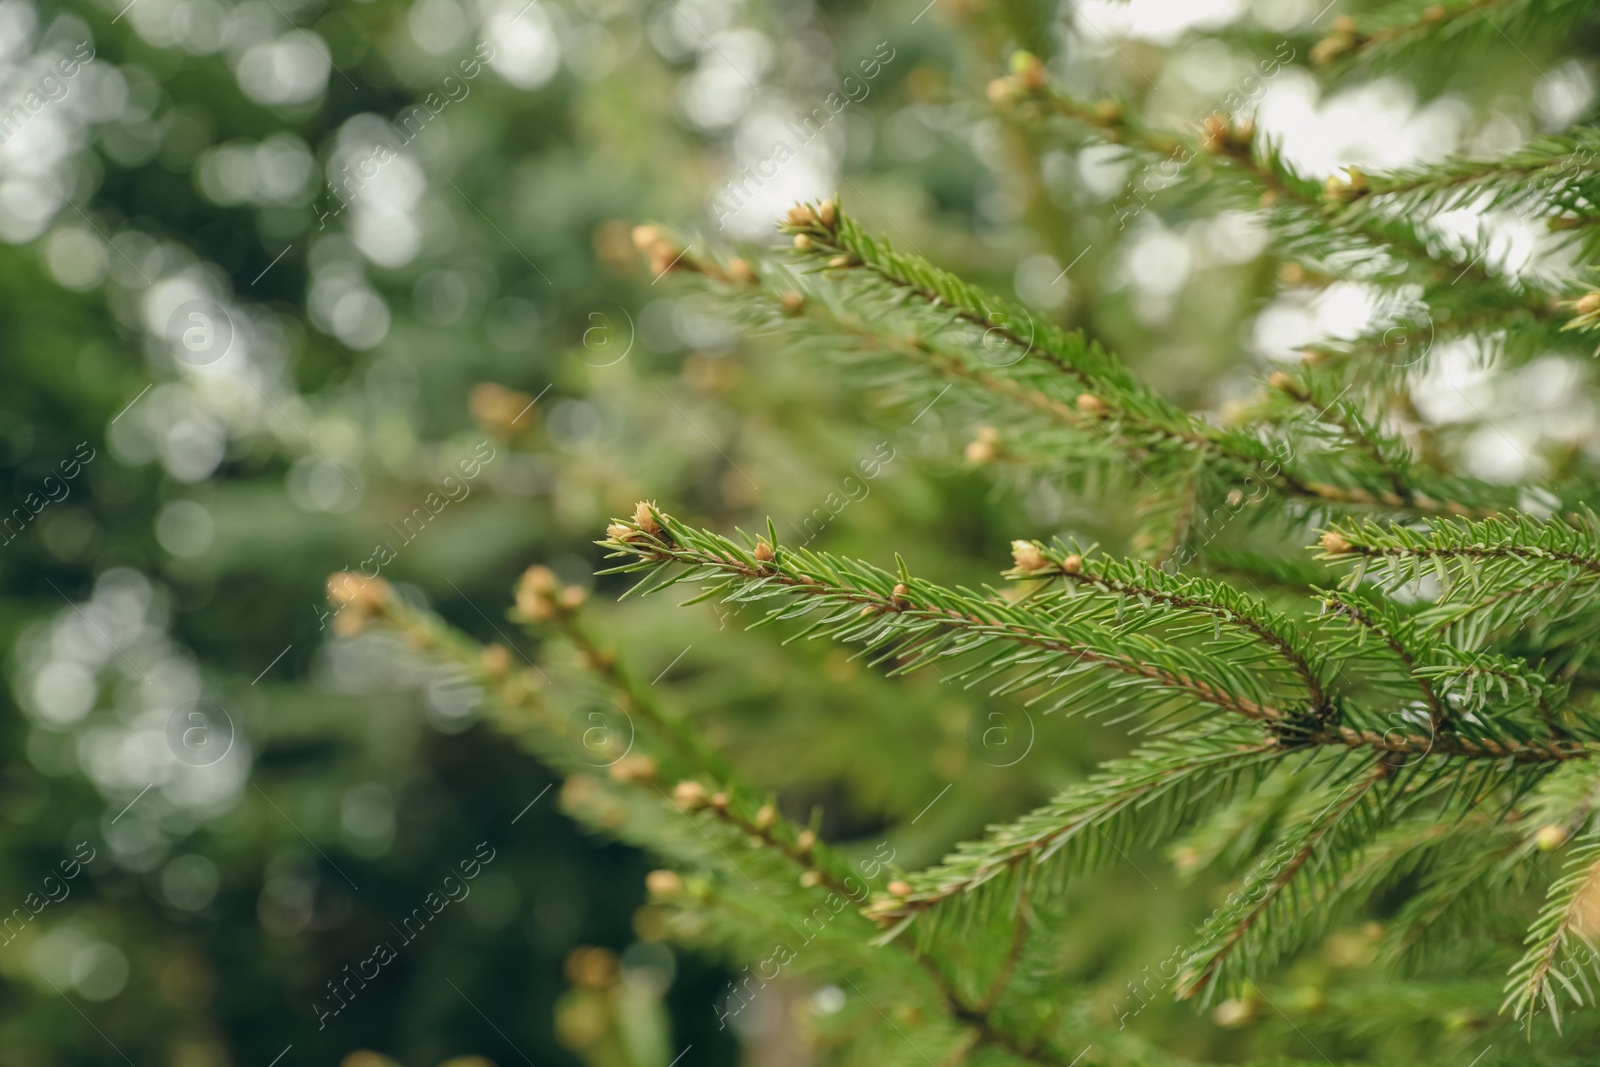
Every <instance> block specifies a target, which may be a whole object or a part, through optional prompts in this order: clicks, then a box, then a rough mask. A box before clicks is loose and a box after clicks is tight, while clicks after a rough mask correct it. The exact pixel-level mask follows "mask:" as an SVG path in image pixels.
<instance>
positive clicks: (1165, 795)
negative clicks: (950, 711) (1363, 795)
mask: <svg viewBox="0 0 1600 1067" xmlns="http://www.w3.org/2000/svg"><path fill="white" fill-rule="evenodd" d="M1285 754H1286V753H1285V750H1283V749H1282V748H1281V747H1279V746H1277V745H1274V744H1273V743H1271V742H1270V741H1267V740H1263V739H1262V738H1261V737H1260V736H1259V735H1255V734H1252V733H1250V732H1249V731H1246V730H1244V729H1242V728H1240V727H1230V728H1227V729H1223V730H1218V729H1216V728H1208V729H1205V730H1200V731H1195V732H1190V733H1186V734H1184V735H1182V736H1178V737H1173V738H1164V739H1162V740H1160V741H1157V742H1154V743H1152V744H1150V745H1147V746H1145V747H1142V748H1140V749H1139V750H1137V751H1136V752H1135V753H1134V754H1133V755H1132V756H1130V757H1128V758H1126V759H1120V760H1112V761H1110V762H1108V763H1106V764H1104V765H1103V766H1102V768H1101V770H1099V771H1098V772H1096V773H1095V774H1094V775H1093V776H1092V777H1091V778H1090V779H1088V780H1087V781H1085V782H1083V783H1081V784H1079V785H1075V786H1072V787H1069V788H1067V789H1064V790H1062V791H1061V792H1060V793H1059V794H1058V795H1057V796H1056V797H1055V799H1053V800H1052V801H1051V802H1050V803H1048V804H1046V805H1044V806H1043V807H1040V808H1036V809H1035V810H1033V811H1031V812H1029V813H1028V814H1026V815H1024V816H1022V817H1021V818H1020V819H1018V820H1016V821H1015V822H1012V823H1009V824H1007V825H1004V826H996V827H991V828H990V829H989V832H988V834H987V836H986V837H985V838H984V839H983V840H981V841H972V842H963V843H962V844H960V845H958V846H957V849H956V851H955V852H953V853H951V854H950V855H949V856H947V857H945V859H944V861H943V862H942V863H940V864H939V865H938V866H936V867H932V868H929V869H927V870H925V871H921V872H919V873H917V874H914V875H911V876H909V877H908V879H907V882H908V883H909V891H908V892H906V893H903V894H900V895H899V896H897V897H891V898H888V899H885V900H882V901H880V902H877V903H875V904H874V906H873V910H872V912H871V914H872V915H873V917H875V918H878V919H879V920H881V921H885V922H887V921H893V920H900V919H904V918H905V917H907V916H910V915H915V914H917V913H918V912H921V911H925V910H927V909H929V908H932V907H934V906H936V905H938V904H941V903H944V902H945V901H948V900H951V899H952V898H955V897H959V896H962V895H965V894H970V893H972V892H974V891H975V890H977V889H979V888H980V887H982V886H984V885H987V884H988V883H990V882H991V881H993V880H995V879H997V878H1000V877H1002V876H1003V875H1005V874H1007V873H1008V872H1011V871H1015V870H1017V869H1018V867H1019V865H1021V864H1024V863H1026V864H1028V866H1029V869H1030V870H1033V871H1042V870H1044V869H1045V868H1046V865H1048V864H1057V865H1059V866H1062V867H1065V868H1067V869H1069V870H1082V869H1085V868H1087V867H1088V866H1090V865H1091V864H1092V863H1093V862H1094V860H1095V859H1096V857H1097V854H1098V851H1099V845H1100V843H1102V842H1105V841H1110V842H1112V843H1117V842H1121V843H1122V844H1123V845H1129V844H1132V843H1133V842H1134V841H1136V840H1140V841H1144V842H1146V843H1150V842H1154V841H1156V840H1159V839H1160V838H1162V837H1165V836H1167V835H1168V834H1170V833H1171V832H1172V831H1173V829H1174V828H1175V827H1177V826H1180V825H1182V824H1184V823H1186V822H1188V821H1190V820H1193V819H1195V818H1198V816H1199V814H1200V812H1201V811H1203V810H1205V809H1207V808H1209V807H1214V806H1216V805H1218V804H1220V803H1222V802H1223V801H1225V800H1226V799H1227V798H1228V797H1229V796H1231V795H1232V793H1233V790H1234V788H1235V787H1236V786H1237V784H1238V783H1239V782H1241V781H1244V780H1247V779H1249V778H1251V777H1253V776H1257V775H1260V774H1262V773H1264V772H1265V770H1266V769H1267V767H1268V765H1269V764H1271V763H1272V762H1273V761H1274V760H1277V759H1281V758H1282V757H1283V756H1284V755H1285ZM1119 847H1120V846H1119Z"/></svg>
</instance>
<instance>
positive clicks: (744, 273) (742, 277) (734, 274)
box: [728, 257, 761, 285]
mask: <svg viewBox="0 0 1600 1067" xmlns="http://www.w3.org/2000/svg"><path fill="white" fill-rule="evenodd" d="M728 275H729V276H730V277H731V278H733V280H734V281H736V282H743V283H744V284H746V285H754V284H756V283H757V282H758V281H760V280H761V279H760V278H759V277H757V276H756V269H755V268H754V267H752V266H751V265H750V263H749V261H747V260H743V259H739V258H738V257H735V258H733V259H732V260H730V261H729V262H728Z"/></svg>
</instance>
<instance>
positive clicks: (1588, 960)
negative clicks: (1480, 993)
mask: <svg viewBox="0 0 1600 1067" xmlns="http://www.w3.org/2000/svg"><path fill="white" fill-rule="evenodd" d="M1597 909H1600V832H1591V833H1588V834H1585V835H1584V836H1583V837H1581V838H1580V839H1579V840H1578V842H1577V845H1576V847H1574V848H1573V850H1572V854H1571V855H1570V856H1569V857H1568V858H1567V865H1566V873H1565V874H1564V875H1563V876H1562V877H1561V878H1560V880H1558V881H1557V882H1555V883H1554V884H1553V885H1551V887H1550V893H1549V896H1548V898H1547V899H1546V902H1545V906H1544V908H1543V909H1542V910H1541V911H1540V912H1539V917H1538V919H1536V920H1535V921H1534V924H1533V926H1532V927H1530V928H1529V930H1528V939H1527V949H1526V951H1525V952H1524V954H1523V956H1522V959H1521V960H1519V961H1518V962H1517V964H1516V966H1514V967H1513V968H1512V969H1511V980H1510V981H1509V982H1508V983H1507V984H1506V1000H1505V1004H1504V1005H1502V1007H1501V1010H1502V1011H1504V1010H1506V1009H1507V1008H1509V1009H1511V1011H1512V1014H1513V1016H1514V1017H1515V1018H1518V1019H1521V1018H1523V1017H1524V1016H1526V1017H1528V1020H1529V1023H1530V1025H1531V1024H1532V1017H1533V1015H1534V1014H1536V1013H1537V1012H1538V1011H1539V1010H1540V1009H1541V1008H1542V1009H1543V1010H1545V1011H1547V1012H1549V1013H1550V1020H1551V1022H1552V1023H1554V1024H1555V1027H1556V1029H1557V1030H1559V1029H1561V991H1565V993H1566V995H1567V997H1568V998H1569V999H1571V1000H1572V1001H1573V1003H1575V1004H1578V1005H1580V1006H1581V1005H1583V1004H1585V1003H1588V1002H1592V1001H1593V1000H1594V997H1595V993H1594V987H1593V986H1592V985H1591V983H1590V981H1589V973H1588V972H1589V971H1590V969H1592V968H1593V967H1594V963H1595V948H1594V943H1593V941H1592V940H1591V936H1592V934H1593V933H1594V932H1595V930H1594V924H1595V921H1596V912H1597ZM1580 943H1581V948H1582V951H1583V952H1584V954H1585V955H1584V958H1582V959H1578V958H1576V956H1575V955H1574V953H1575V950H1577V949H1578V947H1579V944H1580ZM1563 960H1566V961H1567V962H1568V963H1569V964H1570V966H1569V967H1568V969H1567V970H1562V969H1561V968H1560V967H1559V966H1558V964H1560V963H1561V962H1562V961H1563ZM1586 998H1587V999H1586Z"/></svg>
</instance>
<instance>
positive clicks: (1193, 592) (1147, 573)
mask: <svg viewBox="0 0 1600 1067" xmlns="http://www.w3.org/2000/svg"><path fill="white" fill-rule="evenodd" d="M1023 543H1025V544H1027V545H1029V546H1030V547H1031V548H1032V549H1033V552H1032V553H1030V554H1028V556H1027V559H1028V562H1029V563H1030V564H1032V563H1035V562H1037V561H1042V563H1043V565H1042V566H1035V567H1031V568H1029V569H1024V568H1023V567H1021V566H1020V565H1019V566H1017V567H1015V568H1013V569H1012V570H1010V571H1008V572H1006V576H1007V577H1010V578H1016V579H1028V578H1038V577H1041V576H1042V577H1044V578H1047V579H1052V580H1054V579H1059V580H1060V581H1062V582H1063V583H1064V584H1066V585H1067V586H1069V587H1078V588H1089V589H1095V590H1099V591H1101V592H1104V593H1108V594H1111V596H1112V599H1113V600H1114V601H1115V602H1117V603H1119V604H1120V603H1121V602H1123V601H1126V600H1133V601H1136V602H1138V603H1139V604H1141V605H1143V606H1146V607H1148V606H1149V605H1152V604H1163V605H1166V606H1167V607H1169V608H1174V609H1177V610H1178V611H1179V612H1182V613H1185V614H1188V615H1191V616H1198V617H1200V618H1202V619H1212V620H1218V621H1221V622H1225V623H1227V624H1229V625H1231V626H1237V627H1239V628H1240V629H1242V630H1245V631H1246V632H1248V633H1250V634H1252V635H1254V636H1255V637H1257V638H1258V639H1260V641H1261V642H1262V643H1263V644H1264V645H1266V646H1267V647H1268V648H1271V649H1273V650H1274V651H1275V652H1276V653H1277V654H1278V655H1279V657H1281V658H1282V660H1283V661H1284V662H1286V663H1287V664H1288V665H1289V667H1290V668H1291V669H1292V670H1293V671H1294V673H1295V674H1296V676H1298V677H1299V679H1300V681H1301V683H1302V684H1303V685H1304V686H1305V688H1306V694H1307V697H1308V699H1309V702H1310V705H1311V709H1312V711H1313V713H1315V714H1318V715H1323V714H1326V713H1328V712H1329V711H1330V710H1331V709H1330V708H1329V705H1328V697H1327V693H1326V688H1325V681H1324V674H1325V670H1324V666H1323V663H1322V656H1321V655H1320V654H1319V653H1318V652H1317V651H1316V649H1315V648H1314V647H1312V645H1311V643H1310V642H1309V641H1308V640H1307V638H1306V635H1305V633H1304V632H1303V631H1302V630H1301V629H1300V628H1299V627H1297V626H1296V625H1295V624H1294V623H1293V622H1291V621H1290V620H1289V619H1287V618H1285V617H1284V616H1283V615H1281V614H1279V613H1278V612H1276V611H1274V610H1273V609H1272V608H1271V606H1270V605H1268V604H1266V603H1264V602H1262V601H1260V600H1257V599H1256V598H1254V597H1251V596H1249V595H1248V594H1245V593H1240V592H1238V591H1237V590H1234V589H1232V588H1231V587H1229V586H1227V585H1223V584H1222V583H1220V582H1214V581H1211V580H1210V579H1207V578H1203V577H1198V576H1192V575H1184V574H1174V573H1169V572H1167V571H1165V570H1163V569H1161V568H1160V567H1154V566H1151V565H1149V564H1146V563H1142V562H1139V561H1137V560H1118V559H1114V558H1111V557H1108V556H1094V555H1089V554H1086V553H1082V552H1079V551H1074V550H1072V549H1069V548H1068V547H1067V546H1065V545H1061V544H1055V545H1044V544H1042V543H1040V542H1037V541H1032V542H1023ZM1119 611H1120V608H1119Z"/></svg>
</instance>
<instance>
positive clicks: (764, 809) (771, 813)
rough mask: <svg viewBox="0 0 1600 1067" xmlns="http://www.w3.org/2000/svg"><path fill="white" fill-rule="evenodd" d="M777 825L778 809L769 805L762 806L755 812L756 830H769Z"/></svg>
mask: <svg viewBox="0 0 1600 1067" xmlns="http://www.w3.org/2000/svg"><path fill="white" fill-rule="evenodd" d="M777 824H778V809H777V808H775V807H773V806H772V805H771V804H763V805H761V808H760V809H759V810H758V811H757V812H756V829H758V830H770V829H772V828H773V827H774V826H776V825H777Z"/></svg>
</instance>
